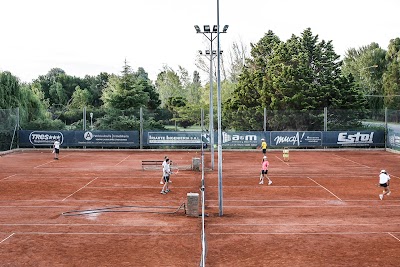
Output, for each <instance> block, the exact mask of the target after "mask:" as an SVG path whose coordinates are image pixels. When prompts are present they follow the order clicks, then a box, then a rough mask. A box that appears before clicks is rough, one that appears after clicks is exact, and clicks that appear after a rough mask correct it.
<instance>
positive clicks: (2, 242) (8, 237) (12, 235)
mask: <svg viewBox="0 0 400 267" xmlns="http://www.w3.org/2000/svg"><path fill="white" fill-rule="evenodd" d="M14 234H15V233H12V234H11V235H9V236H8V237H6V238H4V239H3V240H1V241H0V244H1V243H3V242H4V241H6V240H7V239H9V238H10V237H12V236H13V235H14Z"/></svg>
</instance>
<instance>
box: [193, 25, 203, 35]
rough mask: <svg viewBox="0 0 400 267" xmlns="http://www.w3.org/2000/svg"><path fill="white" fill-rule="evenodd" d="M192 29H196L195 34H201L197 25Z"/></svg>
mask: <svg viewBox="0 0 400 267" xmlns="http://www.w3.org/2000/svg"><path fill="white" fill-rule="evenodd" d="M194 28H195V29H196V32H197V33H200V32H201V30H200V27H199V25H194Z"/></svg>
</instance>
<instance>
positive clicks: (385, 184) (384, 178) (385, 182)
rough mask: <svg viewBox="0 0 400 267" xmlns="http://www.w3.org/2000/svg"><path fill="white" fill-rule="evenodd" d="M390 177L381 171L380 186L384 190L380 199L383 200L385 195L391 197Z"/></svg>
mask: <svg viewBox="0 0 400 267" xmlns="http://www.w3.org/2000/svg"><path fill="white" fill-rule="evenodd" d="M389 184H390V176H389V174H388V173H387V172H386V171H385V170H381V173H380V174H379V186H380V187H382V188H383V192H382V194H380V195H379V198H380V199H381V200H382V199H383V196H384V195H387V196H389V195H390V189H389Z"/></svg>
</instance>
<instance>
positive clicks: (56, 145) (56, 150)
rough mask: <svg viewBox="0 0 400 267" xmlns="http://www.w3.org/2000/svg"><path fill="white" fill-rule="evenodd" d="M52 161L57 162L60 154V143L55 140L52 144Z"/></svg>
mask: <svg viewBox="0 0 400 267" xmlns="http://www.w3.org/2000/svg"><path fill="white" fill-rule="evenodd" d="M53 153H54V159H57V160H58V154H60V141H58V140H56V141H55V142H54V144H53Z"/></svg>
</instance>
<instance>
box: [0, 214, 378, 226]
mask: <svg viewBox="0 0 400 267" xmlns="http://www.w3.org/2000/svg"><path fill="white" fill-rule="evenodd" d="M82 216H84V215H82ZM0 225H4V226H74V227H80V226H108V227H165V224H159V225H157V224H146V225H143V224H115V223H113V224H105V223H101V224H98V223H60V224H57V223H32V224H28V223H1V224H0ZM385 225H386V224H385ZM168 227H182V225H180V224H168Z"/></svg>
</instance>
